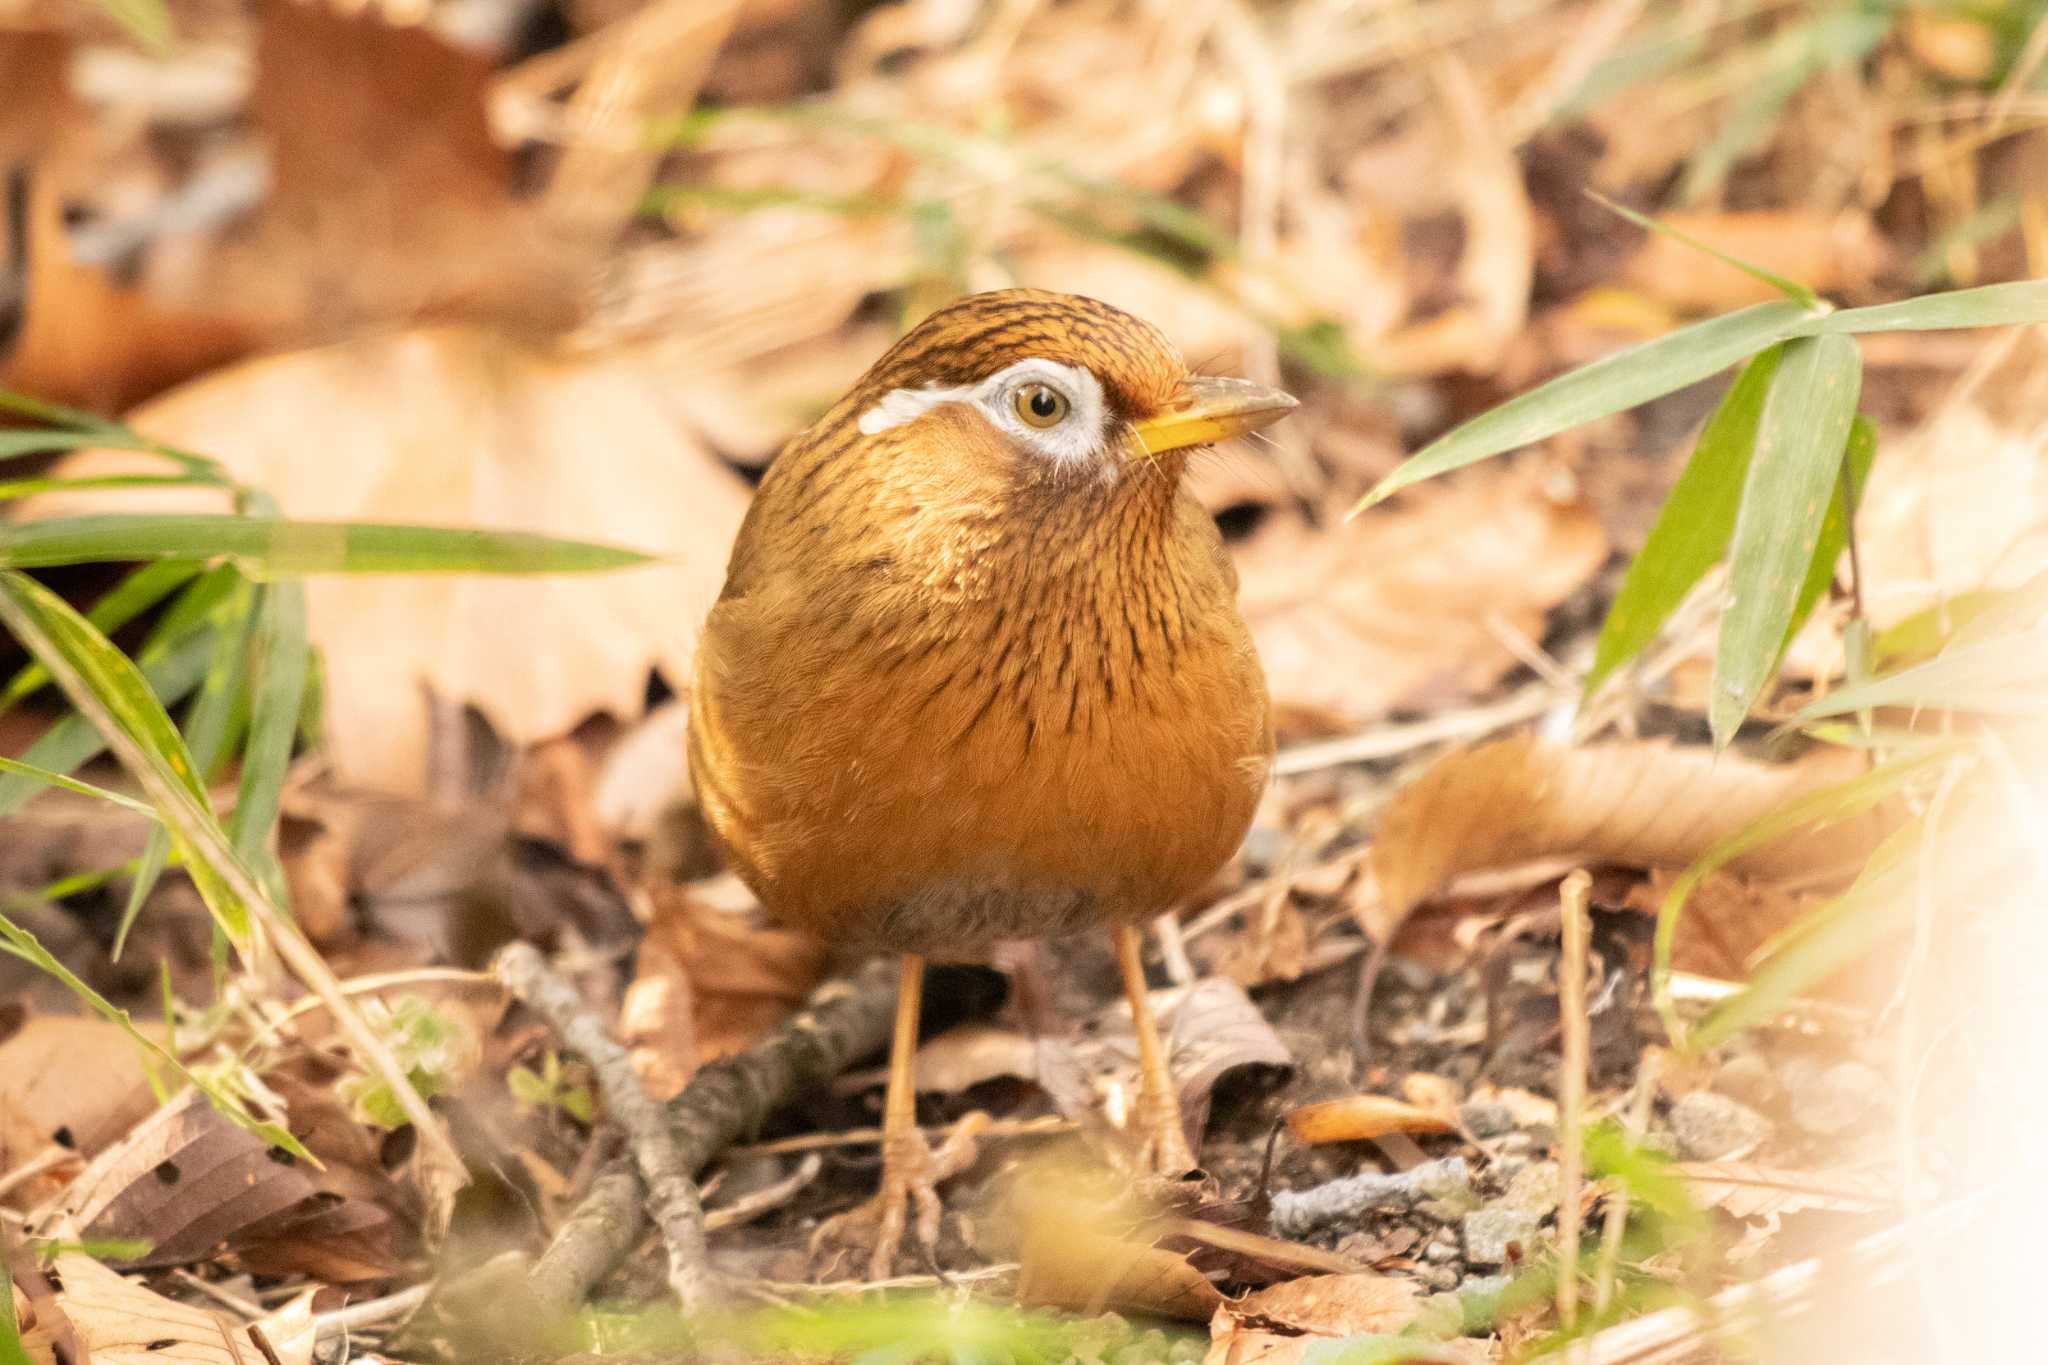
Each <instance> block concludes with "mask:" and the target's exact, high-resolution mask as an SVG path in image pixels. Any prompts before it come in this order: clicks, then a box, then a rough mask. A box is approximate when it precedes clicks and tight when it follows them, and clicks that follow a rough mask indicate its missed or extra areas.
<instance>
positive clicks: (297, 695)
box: [228, 583, 311, 897]
mask: <svg viewBox="0 0 2048 1365" xmlns="http://www.w3.org/2000/svg"><path fill="white" fill-rule="evenodd" d="M310 650H311V646H310V645H309V643H308V642H307V639H306V590H305V588H304V586H302V585H301V584H298V583H273V584H271V585H269V586H268V587H266V588H265V589H264V590H263V606H262V608H261V610H260V612H259V613H258V616H257V622H256V635H255V642H254V649H253V651H252V652H253V654H254V656H255V660H256V677H255V679H254V681H253V682H252V683H251V684H250V694H251V697H252V701H251V709H250V717H249V743H248V746H247V748H246V749H244V751H243V753H242V785H241V788H240V790H239V792H238V793H237V794H236V797H235V811H234V815H233V817H232V818H231V820H230V821H229V824H228V835H229V837H230V838H232V839H233V840H234V844H235V850H236V851H237V852H239V853H240V854H241V855H242V857H243V858H244V859H245V860H247V861H248V863H249V865H250V866H252V867H255V868H258V869H259V870H262V871H263V872H265V874H266V880H267V881H268V882H269V883H270V884H271V894H272V895H273V896H280V897H281V895H282V891H283V886H284V877H283V874H282V872H281V871H279V870H278V868H277V867H276V865H275V860H274V859H273V858H272V856H271V853H270V843H269V840H270V829H271V826H272V825H274V824H275V823H276V822H277V808H278V803H279V801H280V800H281V799H282V797H283V794H284V782H285V776H286V774H287V773H288V772H289V771H290V769H291V762H292V740H293V738H294V737H295V736H296V735H297V734H298V729H299V711H300V708H301V707H303V706H304V704H305V700H306V673H307V658H308V654H309V652H310Z"/></svg>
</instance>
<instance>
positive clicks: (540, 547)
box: [0, 514, 652, 576]
mask: <svg viewBox="0 0 2048 1365" xmlns="http://www.w3.org/2000/svg"><path fill="white" fill-rule="evenodd" d="M218 557H226V558H230V559H233V560H235V561H237V562H238V563H240V564H242V565H244V566H245V567H246V568H248V569H250V570H252V571H255V572H259V573H262V574H264V575H268V576H282V575H294V574H307V573H407V574H416V573H498V574H553V573H590V572H595V571H598V570H604V569H620V568H627V567H630V566H632V565H635V564H645V563H648V562H650V561H651V559H652V556H649V555H645V554H641V553H640V552H638V551H635V550H625V549H620V548H619V547H617V546H612V545H596V544H591V543H589V542H586V541H574V540H558V539H555V538H553V537H550V536H542V535H533V534H529V533H527V532H523V531H480V530H474V529H468V528H460V527H448V526H394V525H381V524H376V523H369V522H332V521H284V520H279V519H277V518H273V517H242V516H233V515H228V514H190V515H177V514H162V515H150V514H121V515H113V514H110V515H104V516H83V517H65V518H59V519H55V520H51V521H37V522H28V523H26V524H23V525H19V526H11V527H7V528H5V529H4V530H0V566H5V567H7V568H15V569H36V568H48V567H52V566H55V565H59V564H86V563H94V562H98V561H101V560H137V559H165V558H174V559H190V558H218Z"/></svg>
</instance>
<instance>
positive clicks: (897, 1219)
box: [811, 953, 988, 1280]
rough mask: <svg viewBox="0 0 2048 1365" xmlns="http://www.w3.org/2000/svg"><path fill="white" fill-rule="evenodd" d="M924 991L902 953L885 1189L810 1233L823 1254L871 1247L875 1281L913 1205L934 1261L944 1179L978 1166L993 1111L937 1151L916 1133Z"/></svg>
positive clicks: (919, 967)
mask: <svg viewBox="0 0 2048 1365" xmlns="http://www.w3.org/2000/svg"><path fill="white" fill-rule="evenodd" d="M923 995H924V959H923V958H922V957H920V956H919V955H918V954H916V953H905V954H904V955H903V977H902V980H901V981H900V982H898V983H897V987H896V1027H895V1031H894V1033H893V1034H892V1036H891V1038H890V1042H889V1091H888V1097H887V1098H886V1099H885V1100H884V1102H883V1106H882V1188H881V1190H880V1192H879V1193H877V1194H876V1195H875V1197H874V1198H873V1199H871V1200H869V1201H868V1202H867V1203H865V1204H862V1205H861V1206H860V1207H859V1208H856V1209H853V1210H851V1211H849V1212H846V1213H842V1214H840V1215H838V1216H837V1217H835V1218H829V1219H827V1220H826V1221H825V1222H824V1224H823V1225H822V1226H820V1227H819V1228H818V1231H817V1233H816V1234H815V1235H813V1237H812V1238H811V1253H812V1255H814V1256H815V1255H816V1254H817V1253H818V1252H819V1250H820V1249H821V1248H823V1247H824V1246H825V1245H826V1244H827V1243H834V1244H837V1245H839V1246H843V1247H855V1248H858V1247H863V1246H865V1247H866V1248H867V1249H868V1278H869V1279H872V1280H885V1279H887V1278H889V1274H890V1271H891V1269H892V1267H893V1265H894V1262H895V1260H896V1251H897V1248H898V1247H899V1246H900V1245H901V1244H902V1242H903V1228H904V1224H905V1223H906V1221H907V1220H908V1218H909V1214H910V1209H911V1206H912V1205H913V1204H914V1205H915V1206H916V1209H917V1221H916V1223H915V1224H914V1225H913V1226H915V1228H916V1229H917V1240H918V1243H919V1244H920V1245H921V1246H923V1247H924V1249H925V1254H926V1256H927V1258H929V1257H930V1256H931V1254H932V1253H933V1251H934V1250H936V1248H937V1247H938V1243H939V1196H938V1189H937V1187H938V1183H939V1182H940V1181H941V1180H945V1179H947V1178H949V1177H951V1176H955V1175H958V1174H959V1173H960V1172H961V1171H964V1170H966V1169H967V1168H968V1167H969V1166H972V1165H973V1164H974V1159H975V1156H976V1149H975V1142H974V1139H975V1135H976V1134H977V1133H979V1132H980V1131H981V1130H982V1129H983V1128H985V1127H987V1126H988V1115H986V1114H978V1113H977V1114H969V1115H968V1116H967V1117H965V1118H963V1119H961V1120H960V1122H959V1123H958V1124H957V1125H956V1126H955V1127H954V1129H953V1132H952V1133H951V1134H950V1135H949V1136H948V1137H947V1138H946V1140H945V1142H943V1143H941V1144H940V1146H939V1149H938V1150H937V1151H933V1150H932V1149H931V1147H929V1146H928V1145H927V1144H926V1143H925V1140H924V1134H922V1133H920V1132H918V1130H917V1077H916V1074H915V1071H914V1069H913V1065H912V1064H913V1062H914V1061H915V1059H916V1057H917V1020H918V1008H919V1006H920V1004H921V1003H922V1000H923Z"/></svg>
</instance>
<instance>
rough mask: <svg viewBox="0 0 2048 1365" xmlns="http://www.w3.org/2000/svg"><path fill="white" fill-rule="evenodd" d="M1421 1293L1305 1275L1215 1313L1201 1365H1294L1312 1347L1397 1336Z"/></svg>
mask: <svg viewBox="0 0 2048 1365" xmlns="http://www.w3.org/2000/svg"><path fill="white" fill-rule="evenodd" d="M1420 1296H1421V1289H1420V1286H1419V1285H1418V1284H1417V1283H1416V1282H1415V1281H1414V1280H1410V1279H1403V1278H1399V1277H1396V1276H1392V1275H1374V1274H1369V1273H1363V1272H1361V1273H1357V1274H1349V1275H1309V1276H1304V1277H1302V1278H1301V1279H1297V1280H1289V1281H1287V1282H1285V1283H1283V1284H1276V1285H1271V1286H1269V1287H1267V1288H1265V1289H1261V1290H1258V1291H1256V1292H1254V1293H1251V1294H1247V1295H1246V1296H1245V1297H1244V1298H1242V1299H1239V1300H1237V1301H1235V1302H1233V1303H1228V1304H1225V1305H1224V1306H1223V1307H1222V1308H1220V1309H1218V1310H1217V1312H1216V1315H1215V1317H1214V1318H1212V1319H1211V1320H1210V1323H1209V1336H1210V1341H1209V1354H1208V1356H1207V1357H1206V1365H1296V1362H1299V1361H1300V1360H1301V1359H1302V1358H1303V1357H1304V1356H1305V1355H1306V1354H1307V1353H1308V1351H1309V1349H1310V1348H1311V1347H1313V1346H1315V1345H1316V1344H1317V1343H1318V1342H1323V1341H1328V1340H1330V1339H1332V1338H1337V1337H1348V1336H1365V1335H1380V1334H1384V1333H1391V1332H1398V1331H1400V1330H1401V1329H1402V1328H1404V1327H1406V1326H1407V1325H1408V1324H1409V1323H1411V1322H1413V1321H1414V1320H1415V1316H1416V1314H1417V1313H1418V1312H1419V1311H1420V1307H1419V1304H1418V1299H1419V1298H1420Z"/></svg>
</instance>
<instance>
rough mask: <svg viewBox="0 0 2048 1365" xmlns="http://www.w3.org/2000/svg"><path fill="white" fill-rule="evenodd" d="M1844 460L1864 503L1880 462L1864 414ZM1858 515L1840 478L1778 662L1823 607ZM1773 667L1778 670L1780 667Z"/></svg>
mask: <svg viewBox="0 0 2048 1365" xmlns="http://www.w3.org/2000/svg"><path fill="white" fill-rule="evenodd" d="M1842 458H1843V463H1844V466H1845V467H1846V468H1847V469H1848V471H1849V486H1850V487H1851V488H1854V489H1855V490H1856V497H1857V499H1858V500H1859V501H1861V499H1862V497H1863V490H1864V489H1865V488H1866V487H1868V486H1869V484H1870V466H1871V465H1872V464H1873V463H1874V462H1875V461H1876V459H1877V428H1876V427H1874V426H1872V425H1871V424H1870V419H1869V418H1867V417H1865V416H1864V415H1863V414H1862V413H1858V414H1856V416H1855V418H1854V419H1853V420H1851V421H1850V423H1849V444H1848V449H1847V450H1846V451H1844V452H1843V456H1842ZM1854 515H1855V510H1854V509H1853V508H1847V507H1844V506H1843V500H1842V481H1841V479H1839V478H1837V479H1836V480H1835V491H1834V494H1833V496H1832V497H1830V498H1829V500H1828V513H1827V516H1825V517H1824V518H1822V519H1821V524H1820V541H1819V543H1818V544H1816V545H1815V546H1814V551H1813V562H1812V563H1811V564H1809V565H1807V567H1806V581H1805V582H1804V583H1802V584H1801V585H1800V587H1799V600H1798V602H1797V603H1796V604H1795V605H1794V606H1793V608H1792V622H1791V624H1790V625H1788V626H1786V627H1785V638H1784V639H1783V640H1782V641H1780V642H1779V644H1778V663H1782V662H1784V659H1785V651H1786V650H1788V649H1790V648H1792V640H1793V638H1794V637H1795V636H1797V635H1798V634H1799V630H1800V627H1802V626H1804V625H1805V624H1806V618H1807V617H1809V616H1811V615H1813V609H1814V608H1815V607H1817V606H1819V605H1820V599H1821V596H1822V595H1823V594H1824V593H1826V592H1827V590H1828V585H1829V584H1831V583H1833V582H1834V581H1835V562H1836V561H1837V560H1839V559H1840V558H1841V557H1842V551H1843V550H1844V549H1846V548H1847V547H1848V544H1849V519H1850V518H1851V517H1853V516H1854ZM1772 667H1773V668H1774V669H1775V668H1776V667H1777V664H1776V663H1774V664H1773V665H1772Z"/></svg>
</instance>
